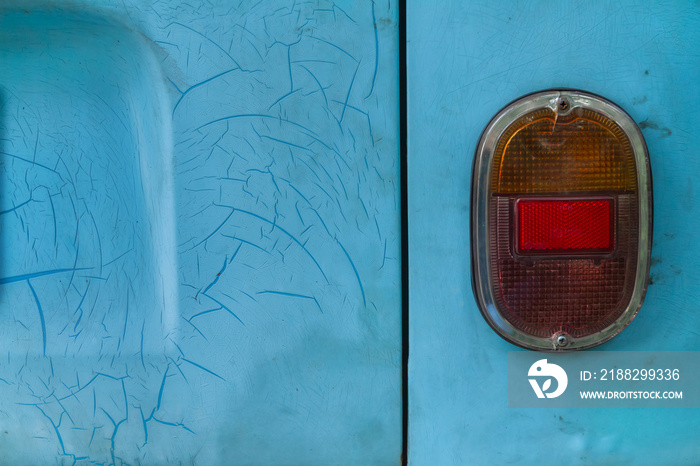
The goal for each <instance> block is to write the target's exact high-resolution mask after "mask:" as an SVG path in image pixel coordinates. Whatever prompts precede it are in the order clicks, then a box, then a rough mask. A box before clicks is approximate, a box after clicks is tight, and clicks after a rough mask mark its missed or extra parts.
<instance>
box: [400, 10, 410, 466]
mask: <svg viewBox="0 0 700 466" xmlns="http://www.w3.org/2000/svg"><path fill="white" fill-rule="evenodd" d="M398 1H399V3H398V6H399V151H400V160H401V335H402V336H401V369H402V370H401V375H402V377H401V399H402V400H403V406H402V419H403V425H402V430H403V443H402V451H401V464H402V465H404V466H406V465H407V464H408V421H409V419H408V186H407V179H408V172H407V167H408V165H407V156H408V146H407V143H408V138H407V129H408V120H407V117H406V110H407V109H406V102H407V80H406V0H398Z"/></svg>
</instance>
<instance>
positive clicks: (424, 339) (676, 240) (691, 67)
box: [407, 0, 700, 465]
mask: <svg viewBox="0 0 700 466" xmlns="http://www.w3.org/2000/svg"><path fill="white" fill-rule="evenodd" d="M407 15H408V16H407V23H408V29H407V35H408V45H407V47H408V48H407V61H408V125H409V127H408V130H409V131H408V135H409V145H408V151H409V152H408V186H409V191H408V196H409V199H408V209H409V239H410V243H409V248H410V255H409V257H410V265H409V267H410V269H409V270H410V272H409V273H410V291H409V292H410V301H409V302H410V322H409V325H410V340H409V341H410V353H409V354H410V361H409V460H410V463H412V464H416V465H426V464H542V463H548V462H566V463H567V464H668V463H673V464H697V463H698V462H699V461H700V447H699V446H698V445H699V443H698V441H697V440H698V436H697V432H698V430H699V428H700V418H698V416H697V415H696V414H695V412H694V411H692V410H652V409H646V410H643V409H642V410H632V409H629V410H615V409H609V410H593V409H590V410H583V409H579V410H576V409H569V410H548V409H543V410H539V409H532V410H526V409H508V408H507V386H506V382H507V379H506V375H507V352H508V351H513V350H516V348H515V347H513V346H512V345H510V344H508V343H506V342H505V341H503V340H501V338H500V337H498V336H497V335H496V334H495V333H494V332H493V331H492V330H491V329H490V328H489V327H488V325H487V324H486V322H485V321H484V319H483V318H482V317H481V315H480V313H479V310H478V308H477V306H476V303H475V301H474V297H473V294H472V290H471V283H470V282H471V278H470V257H469V244H470V236H469V211H470V204H469V202H470V201H469V197H470V179H471V165H472V160H473V155H474V150H475V148H476V144H477V142H478V139H479V136H480V134H481V131H482V130H483V129H484V127H485V126H486V124H487V123H488V122H489V120H490V119H491V117H492V116H493V115H495V114H496V113H497V112H498V110H500V109H501V108H502V107H503V106H505V105H506V104H508V103H509V102H510V101H512V100H514V99H516V98H518V97H520V96H521V95H524V94H527V93H529V92H533V91H537V90H541V89H546V88H554V87H569V88H579V89H584V90H587V91H590V92H594V93H597V94H600V95H602V96H605V97H607V98H609V99H611V100H613V101H614V102H616V103H617V104H619V105H620V106H622V107H623V108H624V109H625V110H627V111H628V112H629V113H630V114H631V116H632V117H633V119H634V120H635V121H636V122H637V123H638V124H639V126H640V127H641V128H642V129H643V132H644V136H645V138H646V142H647V145H648V147H649V153H650V158H651V165H652V172H653V178H654V202H655V216H654V222H655V226H654V245H653V250H652V256H653V259H652V263H653V265H652V270H651V284H650V286H649V289H648V293H647V297H646V301H645V304H644V305H643V306H642V309H641V311H640V313H639V315H638V316H637V318H636V319H635V321H634V322H633V323H632V324H631V325H630V326H629V327H628V328H627V329H626V330H625V331H624V332H622V334H620V335H619V336H617V337H616V338H614V339H613V340H612V341H611V342H609V343H607V344H605V345H603V346H602V347H601V348H600V349H604V350H627V351H634V350H673V351H675V350H695V349H697V347H698V344H700V336H699V334H698V330H697V329H698V327H700V312H698V310H699V308H698V298H699V297H700V296H699V295H698V289H697V287H696V286H695V283H696V282H697V281H698V279H700V269H698V267H697V264H698V262H699V260H700V246H698V242H697V234H696V231H697V229H698V226H699V225H698V221H697V219H698V218H700V216H699V215H698V214H699V210H698V209H699V208H700V205H699V204H698V202H697V198H696V197H697V196H696V195H695V192H696V191H697V186H698V184H699V183H700V158H699V157H698V155H699V154H698V147H699V142H700V141H699V140H698V131H697V128H698V126H700V116H699V114H698V112H696V111H695V110H694V109H695V108H696V107H697V106H698V105H699V104H700V93H698V86H697V83H698V81H699V80H700V55H699V54H698V50H697V44H698V43H700V9H698V6H697V5H695V4H691V3H690V2H670V3H665V4H660V3H659V4H654V3H653V2H632V1H623V2H593V3H591V2H576V1H569V2H554V1H535V2H510V1H489V2H461V1H452V0H441V1H439V2H412V3H410V4H409V5H408V11H407Z"/></svg>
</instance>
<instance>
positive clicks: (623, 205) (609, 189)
mask: <svg viewBox="0 0 700 466" xmlns="http://www.w3.org/2000/svg"><path fill="white" fill-rule="evenodd" d="M651 240H652V188H651V168H650V164H649V156H648V153H647V148H646V144H645V142H644V138H643V136H642V133H641V131H640V130H639V128H638V127H637V125H636V124H635V123H634V121H633V120H632V118H631V117H630V116H629V115H628V114H627V113H625V112H624V111H623V110H622V109H621V108H620V107H618V106H617V105H615V104H613V103H612V102H610V101H608V100H606V99H603V98H601V97H599V96H596V95H593V94H589V93H586V92H581V91H572V90H550V91H543V92H539V93H536V94H531V95H528V96H525V97H523V98H521V99H519V100H517V101H515V102H513V103H511V104H510V105H508V106H507V107H505V108H504V109H503V110H501V111H500V112H499V113H498V114H497V115H496V116H495V117H494V118H493V119H492V120H491V122H490V123H489V124H488V126H487V127H486V129H485V130H484V132H483V134H482V136H481V139H480V141H479V145H478V148H477V151H476V155H475V160H474V167H473V172H472V283H473V286H474V294H475V296H476V299H477V302H478V304H479V307H480V309H481V312H482V314H483V316H484V318H485V319H486V321H487V322H488V323H489V325H490V326H491V327H492V328H493V329H494V330H495V331H496V332H497V333H498V334H499V335H501V336H502V337H503V338H505V339H506V340H507V341H509V342H511V343H514V344H516V345H518V346H522V347H524V348H528V349H533V350H540V351H569V350H579V349H585V348H590V347H592V346H595V345H599V344H601V343H604V342H606V341H608V340H610V339H611V338H613V337H614V336H615V335H617V334H618V333H620V332H621V331H622V330H623V329H624V328H625V327H626V326H627V325H628V324H629V323H630V322H631V321H632V319H633V318H634V317H635V315H636V314H637V312H638V311H639V308H640V306H641V305H642V301H643V300H644V295H645V293H646V287H647V283H648V277H649V264H650V255H651Z"/></svg>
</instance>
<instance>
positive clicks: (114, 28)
mask: <svg viewBox="0 0 700 466" xmlns="http://www.w3.org/2000/svg"><path fill="white" fill-rule="evenodd" d="M2 5H3V6H2V15H1V16H0V69H1V70H2V71H1V72H0V174H1V176H2V177H1V178H0V192H1V195H0V239H1V241H2V249H1V257H0V321H1V322H0V335H1V337H0V462H2V463H3V464H58V463H60V464H92V463H98V464H348V463H350V464H396V463H397V462H398V461H399V456H400V453H401V362H400V361H401V333H400V332H401V302H400V292H401V288H400V257H399V256H400V252H399V242H400V231H399V217H400V214H399V212H400V206H399V192H398V181H399V163H398V131H397V128H398V108H397V107H398V96H397V94H398V86H397V72H398V70H397V56H398V54H397V42H396V36H397V29H396V28H397V26H396V18H397V12H396V5H395V3H394V4H392V3H390V2H387V1H378V2H371V3H370V2H364V3H359V2H337V3H333V2H325V1H318V2H294V1H289V2H284V3H280V2H275V1H242V2H237V3H232V2H226V1H218V2H200V1H195V2H156V3H152V2H147V1H136V0H131V1H130V0H126V1H121V0H119V1H116V0H115V1H104V2H101V1H100V2H85V1H75V2H70V4H67V5H63V4H62V3H60V2H56V3H54V2H34V1H32V2H2ZM62 5H63V6H62Z"/></svg>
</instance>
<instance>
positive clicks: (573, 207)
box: [516, 198, 613, 254]
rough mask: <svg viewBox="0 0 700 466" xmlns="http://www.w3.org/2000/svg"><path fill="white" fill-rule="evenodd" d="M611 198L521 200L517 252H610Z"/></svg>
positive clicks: (517, 208) (518, 214) (518, 207)
mask: <svg viewBox="0 0 700 466" xmlns="http://www.w3.org/2000/svg"><path fill="white" fill-rule="evenodd" d="M612 213H613V199H612V198H604V199H600V198H597V199H575V200H574V199H527V200H526V199H520V200H519V201H517V203H516V215H517V220H516V222H517V225H518V227H517V228H518V232H517V239H516V252H518V253H520V254H534V253H541V254H552V253H571V254H582V253H602V252H610V251H612V249H613V215H612Z"/></svg>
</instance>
